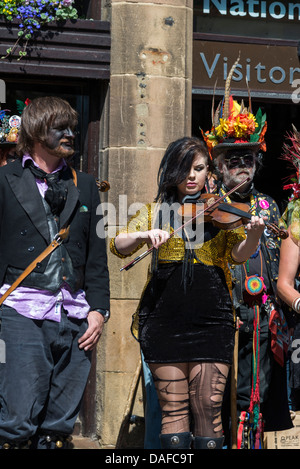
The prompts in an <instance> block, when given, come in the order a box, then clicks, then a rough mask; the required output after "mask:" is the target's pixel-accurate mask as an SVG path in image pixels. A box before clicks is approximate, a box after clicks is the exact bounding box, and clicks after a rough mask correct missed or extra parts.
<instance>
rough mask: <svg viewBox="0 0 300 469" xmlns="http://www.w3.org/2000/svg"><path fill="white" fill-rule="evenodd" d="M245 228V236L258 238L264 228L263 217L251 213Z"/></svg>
mask: <svg viewBox="0 0 300 469" xmlns="http://www.w3.org/2000/svg"><path fill="white" fill-rule="evenodd" d="M245 228H246V230H247V236H248V235H250V236H253V237H257V238H260V237H261V235H262V234H263V232H264V229H265V222H264V219H263V218H262V217H258V216H257V215H253V216H252V217H251V221H250V223H248V224H247V225H246V226H245Z"/></svg>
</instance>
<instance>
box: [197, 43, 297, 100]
mask: <svg viewBox="0 0 300 469" xmlns="http://www.w3.org/2000/svg"><path fill="white" fill-rule="evenodd" d="M239 54H240V61H239V63H238V65H237V66H236V69H235V72H234V74H233V77H232V88H233V89H238V90H239V89H240V90H247V85H246V82H247V81H248V83H249V86H250V88H251V90H257V91H260V92H268V93H281V94H282V93H284V94H286V93H289V94H291V93H293V87H295V86H296V85H297V83H298V85H299V83H300V63H299V58H298V53H297V48H296V47H291V46H278V45H261V44H238V43H229V42H227V43H226V42H217V41H216V42H215V41H202V40H194V42H193V87H196V88H197V87H200V88H213V87H214V86H215V83H216V82H217V87H220V88H223V87H224V83H225V81H226V78H227V76H228V73H229V71H230V69H231V67H232V65H233V64H234V62H235V61H236V59H237V57H238V56H239Z"/></svg>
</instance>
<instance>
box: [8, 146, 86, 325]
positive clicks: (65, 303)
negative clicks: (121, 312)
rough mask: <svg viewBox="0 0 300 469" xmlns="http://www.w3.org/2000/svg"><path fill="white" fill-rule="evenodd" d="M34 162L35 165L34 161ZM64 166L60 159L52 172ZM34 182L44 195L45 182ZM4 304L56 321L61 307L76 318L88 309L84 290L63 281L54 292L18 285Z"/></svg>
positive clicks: (26, 157) (25, 159)
mask: <svg viewBox="0 0 300 469" xmlns="http://www.w3.org/2000/svg"><path fill="white" fill-rule="evenodd" d="M28 159H32V158H31V156H30V155H24V156H23V161H22V164H23V167H24V164H25V161H27V160H28ZM34 164H35V165H36V163H35V162H34ZM36 166H37V165H36ZM65 166H67V163H66V162H65V161H64V160H62V161H61V163H60V165H59V166H58V167H57V168H56V170H55V171H53V172H56V171H59V170H60V169H62V168H63V167H65ZM36 182H37V186H38V189H39V191H40V194H41V195H42V197H44V195H45V192H46V190H47V188H48V186H47V183H46V182H45V181H44V180H40V179H37V180H36ZM9 287H10V285H7V284H4V285H2V287H1V288H0V295H3V294H4V293H5V292H6V290H8V288H9ZM4 304H5V305H7V306H10V307H11V308H14V309H15V310H16V311H17V312H18V313H19V314H22V315H23V316H26V317H28V318H31V319H49V320H51V321H57V322H59V321H60V319H61V309H62V307H63V308H64V309H65V310H66V311H67V314H68V316H70V317H72V318H77V319H83V318H86V317H87V315H88V312H89V311H90V306H89V304H88V302H87V300H86V298H85V293H84V291H83V290H79V291H77V292H75V293H72V292H71V290H70V288H69V286H68V285H67V283H64V284H63V285H62V288H60V289H59V290H57V292H55V293H53V292H50V291H48V290H37V289H35V288H29V287H22V286H19V287H17V288H16V289H15V290H14V291H13V292H12V293H11V294H10V295H9V296H8V297H7V298H6V300H5V301H4Z"/></svg>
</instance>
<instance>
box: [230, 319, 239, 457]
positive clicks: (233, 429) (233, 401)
mask: <svg viewBox="0 0 300 469" xmlns="http://www.w3.org/2000/svg"><path fill="white" fill-rule="evenodd" d="M236 327H237V329H236V331H235V336H234V351H233V363H232V369H231V389H230V404H231V406H230V408H231V449H237V378H238V354H239V330H238V325H237V326H236Z"/></svg>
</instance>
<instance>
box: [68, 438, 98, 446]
mask: <svg viewBox="0 0 300 469" xmlns="http://www.w3.org/2000/svg"><path fill="white" fill-rule="evenodd" d="M72 444H73V449H101V448H100V445H99V442H98V440H92V439H91V438H85V437H83V436H73V437H72Z"/></svg>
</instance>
